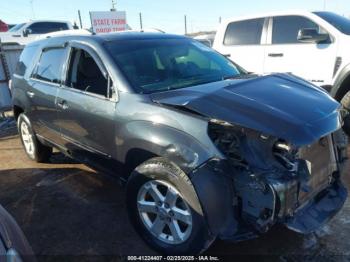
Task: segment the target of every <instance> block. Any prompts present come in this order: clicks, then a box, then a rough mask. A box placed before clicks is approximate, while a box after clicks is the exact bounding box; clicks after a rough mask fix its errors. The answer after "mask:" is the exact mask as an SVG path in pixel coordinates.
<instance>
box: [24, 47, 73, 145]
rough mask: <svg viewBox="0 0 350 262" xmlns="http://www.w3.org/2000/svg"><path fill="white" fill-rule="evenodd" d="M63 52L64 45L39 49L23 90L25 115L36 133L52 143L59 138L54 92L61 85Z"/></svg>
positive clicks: (65, 51)
mask: <svg viewBox="0 0 350 262" xmlns="http://www.w3.org/2000/svg"><path fill="white" fill-rule="evenodd" d="M67 54H68V53H67V48H65V47H49V48H46V49H43V50H42V52H41V54H40V57H39V59H38V60H37V63H36V65H35V67H34V69H33V72H32V73H31V75H30V78H29V79H28V85H29V86H28V89H27V91H26V95H27V97H28V99H29V101H30V104H31V106H30V111H29V112H28V116H29V118H30V119H31V121H32V122H33V124H34V129H35V131H36V133H37V134H38V135H41V136H43V137H45V138H46V139H48V140H50V141H51V142H54V143H59V141H60V132H59V131H60V130H59V127H58V126H57V111H56V95H57V93H58V90H59V87H60V86H61V84H62V65H63V62H64V61H65V60H66V57H67Z"/></svg>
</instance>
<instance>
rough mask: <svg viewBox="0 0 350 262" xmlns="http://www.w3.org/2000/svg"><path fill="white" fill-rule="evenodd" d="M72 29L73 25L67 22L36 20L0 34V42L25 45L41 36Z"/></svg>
mask: <svg viewBox="0 0 350 262" xmlns="http://www.w3.org/2000/svg"><path fill="white" fill-rule="evenodd" d="M72 29H73V25H72V24H71V23H70V22H68V21H56V20H36V21H30V22H28V23H22V24H18V25H16V26H15V27H13V28H11V29H10V30H9V31H8V32H5V33H0V40H1V42H2V43H13V44H19V45H26V44H28V43H29V42H32V41H34V40H36V39H37V38H38V37H40V36H41V35H43V34H48V33H51V32H56V31H62V30H72Z"/></svg>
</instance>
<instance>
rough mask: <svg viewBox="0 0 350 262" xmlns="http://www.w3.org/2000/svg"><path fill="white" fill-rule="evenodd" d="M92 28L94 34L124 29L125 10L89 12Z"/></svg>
mask: <svg viewBox="0 0 350 262" xmlns="http://www.w3.org/2000/svg"><path fill="white" fill-rule="evenodd" d="M90 19H91V25H92V30H93V32H94V33H96V34H101V33H113V32H118V31H125V30H126V12H125V11H110V12H109V11H108V12H103V11H102V12H90Z"/></svg>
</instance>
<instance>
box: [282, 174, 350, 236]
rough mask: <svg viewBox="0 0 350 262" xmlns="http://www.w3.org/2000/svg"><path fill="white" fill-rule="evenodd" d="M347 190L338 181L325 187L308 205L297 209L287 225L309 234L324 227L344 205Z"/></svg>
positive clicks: (287, 220) (288, 219)
mask: <svg viewBox="0 0 350 262" xmlns="http://www.w3.org/2000/svg"><path fill="white" fill-rule="evenodd" d="M346 198H347V190H346V188H345V187H344V186H343V184H342V183H341V182H340V181H338V182H335V183H334V184H333V185H331V186H330V187H328V188H326V189H324V190H323V191H321V192H320V193H318V194H317V195H316V197H315V198H314V199H312V200H310V201H309V202H308V203H306V205H304V206H302V207H300V208H298V209H297V210H295V212H294V214H293V216H291V217H289V218H287V219H286V222H285V225H286V226H287V227H288V228H289V229H291V230H293V231H296V232H299V233H303V234H308V233H311V232H314V231H315V230H317V229H319V228H320V227H322V226H323V225H324V224H325V223H327V222H328V221H329V220H330V219H331V218H332V217H333V216H334V215H335V214H337V213H338V211H339V210H340V209H341V208H342V207H343V205H344V203H345V200H346Z"/></svg>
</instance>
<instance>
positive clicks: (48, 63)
mask: <svg viewBox="0 0 350 262" xmlns="http://www.w3.org/2000/svg"><path fill="white" fill-rule="evenodd" d="M66 55H67V52H66V49H65V48H55V49H47V50H43V52H42V54H41V57H40V60H39V62H38V64H37V65H36V66H35V69H34V71H33V74H32V77H33V78H35V79H38V80H42V81H46V82H50V83H55V84H59V83H61V80H62V77H61V74H62V65H63V60H64V58H65V57H66Z"/></svg>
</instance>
